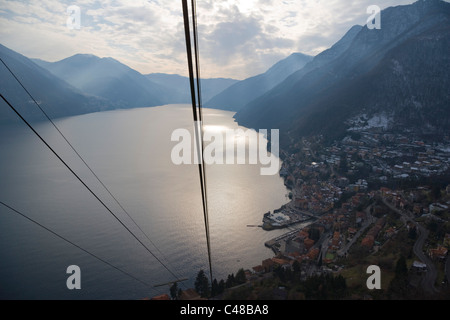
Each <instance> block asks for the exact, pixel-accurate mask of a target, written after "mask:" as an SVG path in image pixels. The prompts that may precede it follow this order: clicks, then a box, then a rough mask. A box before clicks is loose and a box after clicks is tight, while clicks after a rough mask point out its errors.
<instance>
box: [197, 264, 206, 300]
mask: <svg viewBox="0 0 450 320" xmlns="http://www.w3.org/2000/svg"><path fill="white" fill-rule="evenodd" d="M195 291H197V292H198V294H199V295H200V296H201V297H202V298H206V297H208V295H209V280H208V277H207V276H206V274H205V271H203V270H200V271H199V272H198V274H197V278H196V279H195Z"/></svg>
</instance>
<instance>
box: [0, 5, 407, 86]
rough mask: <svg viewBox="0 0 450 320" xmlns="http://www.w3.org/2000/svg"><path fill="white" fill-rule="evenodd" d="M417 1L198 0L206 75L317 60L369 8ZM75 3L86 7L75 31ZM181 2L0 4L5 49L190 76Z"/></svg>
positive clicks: (238, 74) (243, 74)
mask: <svg viewBox="0 0 450 320" xmlns="http://www.w3.org/2000/svg"><path fill="white" fill-rule="evenodd" d="M413 2H415V1H414V0H391V1H389V0H198V1H197V18H198V27H199V46H200V57H201V70H202V77H205V78H206V77H226V78H227V77H228V78H235V79H244V78H247V77H249V76H253V75H256V74H259V73H262V72H264V71H266V70H267V69H268V68H269V67H270V66H271V65H272V64H274V63H276V62H277V61H279V60H280V59H282V58H285V57H287V56H288V55H290V54H291V53H293V52H302V53H305V54H310V55H316V54H318V53H320V52H321V51H323V50H325V49H327V48H329V47H330V46H332V45H333V44H334V43H335V42H336V41H338V40H339V39H340V38H341V37H342V36H343V35H344V34H345V32H346V31H347V30H348V29H349V28H350V27H351V26H353V25H355V24H360V25H363V24H365V23H366V21H367V18H368V17H369V14H367V12H366V11H367V7H368V6H370V5H378V6H379V7H380V8H381V9H384V8H386V7H389V6H395V5H404V4H410V3H413ZM69 5H77V6H79V7H80V9H81V29H79V30H76V29H75V30H70V29H69V28H68V27H67V24H66V21H67V18H68V13H67V8H68V6H69ZM182 23H183V18H182V9H181V0H147V1H145V0H74V1H58V0H39V1H37V0H28V1H27V0H23V1H18V0H14V1H10V0H0V43H1V44H3V45H5V46H7V47H9V48H11V49H13V50H15V51H18V52H19V53H21V54H23V55H25V56H27V57H30V58H40V59H43V60H47V61H58V60H61V59H64V58H66V57H69V56H71V55H74V54H76V53H89V54H94V55H97V56H100V57H113V58H115V59H117V60H119V61H120V62H122V63H125V64H127V65H128V66H130V67H132V68H134V69H136V70H138V71H139V72H141V73H143V74H147V73H153V72H162V73H177V74H182V75H186V74H187V64H186V47H185V42H184V29H183V24H182Z"/></svg>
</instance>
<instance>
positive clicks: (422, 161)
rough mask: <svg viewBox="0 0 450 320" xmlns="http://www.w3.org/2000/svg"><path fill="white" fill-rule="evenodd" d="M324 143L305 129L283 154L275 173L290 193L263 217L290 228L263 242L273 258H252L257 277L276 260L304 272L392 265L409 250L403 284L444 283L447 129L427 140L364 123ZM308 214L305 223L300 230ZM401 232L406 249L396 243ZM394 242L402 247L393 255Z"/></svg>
mask: <svg viewBox="0 0 450 320" xmlns="http://www.w3.org/2000/svg"><path fill="white" fill-rule="evenodd" d="M322 145H323V137H321V136H318V137H317V136H316V137H312V138H309V139H306V138H303V139H302V140H301V142H299V143H297V144H295V145H294V147H293V148H292V149H291V150H290V151H289V153H288V152H286V153H284V159H283V166H282V169H281V171H280V175H281V176H282V177H284V180H285V185H286V186H287V187H288V188H289V189H290V191H291V192H290V195H289V196H290V198H291V201H290V202H289V203H288V204H286V205H284V206H283V207H282V208H280V209H279V210H276V211H275V212H274V213H270V212H269V213H267V214H265V215H264V219H263V222H264V226H265V228H266V229H271V228H288V229H289V230H288V231H287V232H286V233H285V234H283V235H281V236H278V237H277V238H275V239H272V240H270V241H268V242H266V243H265V245H266V246H267V247H269V248H271V249H272V250H273V252H274V257H273V258H272V259H266V260H264V261H262V263H261V265H259V266H255V267H253V270H252V274H253V276H255V275H261V274H264V273H267V272H270V271H272V270H274V268H275V267H277V266H279V267H282V268H284V269H289V270H292V265H293V263H294V262H295V261H297V262H299V263H300V265H301V267H302V277H303V279H307V278H308V277H311V276H313V275H321V274H334V275H336V274H342V275H344V277H345V276H346V275H349V274H352V273H351V272H349V270H350V271H351V270H352V269H354V268H355V263H361V262H362V261H364V262H366V261H371V262H372V263H373V264H379V263H380V261H381V262H382V263H385V264H387V265H388V269H390V271H392V267H393V264H394V263H395V259H398V258H399V254H400V255H406V256H407V264H408V270H409V285H411V286H414V287H415V288H417V289H418V290H423V292H428V293H430V294H437V293H438V292H440V289H439V288H447V283H448V281H449V280H450V270H449V269H450V259H448V249H449V248H450V210H449V207H450V184H449V181H450V180H449V176H450V175H449V173H450V171H449V168H450V139H449V137H448V136H445V137H443V138H442V140H441V141H440V142H437V143H428V142H426V141H423V140H421V139H418V138H417V137H415V136H414V135H413V134H410V135H407V134H398V133H388V132H386V131H384V130H381V128H370V130H363V131H359V132H358V131H357V130H353V131H350V134H349V135H348V136H347V137H345V138H344V139H342V140H341V141H339V142H335V143H333V144H332V145H331V146H327V147H322ZM304 221H309V224H308V226H307V227H301V228H299V229H297V228H296V225H298V223H299V222H304ZM302 226H303V224H302ZM405 235H406V238H407V239H409V240H410V241H411V242H410V243H409V242H408V241H406V242H408V243H409V244H410V246H409V247H408V248H407V246H406V243H401V242H402V241H403V240H402V239H403V238H404V237H405ZM395 245H399V246H400V247H402V246H404V248H403V249H402V250H400V251H401V252H397V253H395V254H394V253H392V252H390V250H392V246H395ZM389 255H390V257H389V259H391V260H392V261H391V260H390V261H389V263H386V259H388V258H386V257H385V256H389ZM356 257H357V259H359V261H358V262H355V258H356ZM377 257H378V258H377ZM377 259H379V260H380V261H378V260H377ZM388 273H389V272H388ZM360 276H362V277H364V275H360ZM346 279H347V281H349V280H350V282H351V279H348V278H346ZM360 285H361V286H365V283H361V284H360Z"/></svg>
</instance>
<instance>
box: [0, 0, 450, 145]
mask: <svg viewBox="0 0 450 320" xmlns="http://www.w3.org/2000/svg"><path fill="white" fill-rule="evenodd" d="M381 21H382V22H381V29H369V28H368V27H367V26H353V27H352V28H350V29H349V30H348V32H346V34H345V35H344V36H343V37H342V38H341V39H340V40H339V41H338V42H337V43H335V44H334V45H333V46H332V47H330V48H329V49H327V50H325V51H323V52H322V53H320V54H318V55H317V56H315V57H310V56H307V55H304V54H301V53H294V54H292V55H290V56H288V57H287V58H285V59H283V60H281V61H279V62H278V63H276V64H275V65H273V66H272V67H270V68H269V69H268V70H267V71H266V72H265V73H263V74H260V75H257V76H254V77H251V78H248V79H245V80H242V81H237V80H234V79H223V78H217V79H202V94H203V101H204V106H206V107H213V108H219V109H224V110H233V111H237V113H236V114H235V119H236V120H237V121H238V123H239V124H240V125H243V126H246V127H250V128H257V129H260V128H261V129H272V128H275V129H282V130H281V131H280V134H281V137H282V140H283V141H285V142H286V141H288V140H289V139H296V138H299V137H301V136H308V135H319V134H320V135H325V136H327V137H329V138H330V139H334V138H337V137H342V136H343V135H346V134H347V133H348V130H349V129H351V127H352V126H353V125H354V123H355V121H353V120H354V119H360V120H361V121H363V122H370V123H373V122H374V121H372V120H374V119H379V120H380V119H382V121H381V120H380V121H381V122H383V127H384V128H389V129H396V128H397V129H401V130H413V131H415V132H419V133H422V134H448V127H449V125H450V110H449V108H450V103H449V101H450V89H449V88H450V77H449V75H448V70H450V55H449V54H448V52H450V4H449V3H447V2H444V1H441V0H419V1H417V2H415V3H413V4H411V5H403V6H395V7H389V8H387V9H385V10H383V11H382V12H381ZM0 57H1V58H2V59H3V60H4V61H5V62H6V63H7V65H8V66H9V67H10V68H11V69H12V70H13V71H14V72H15V73H16V75H17V77H18V78H19V79H21V80H22V82H23V83H24V85H25V87H26V88H27V89H28V91H29V92H30V93H32V95H33V96H34V97H35V98H36V99H37V100H38V101H40V102H41V103H42V105H43V106H44V107H45V109H46V110H48V111H49V114H50V115H51V116H52V117H63V116H71V115H76V114H83V113H89V112H98V111H104V110H112V109H117V108H133V107H150V106H156V105H162V104H170V103H190V92H189V80H188V78H186V77H183V76H179V75H173V74H162V73H152V74H147V75H143V74H141V73H139V72H138V71H136V70H133V69H131V68H130V67H128V66H126V65H124V64H122V63H120V62H119V61H117V60H115V59H113V58H99V57H96V56H93V55H86V54H77V55H75V56H72V57H69V58H66V59H64V60H61V61H58V62H46V61H42V60H37V59H34V60H30V59H28V58H26V57H24V56H22V55H20V54H19V53H16V52H14V51H12V50H10V49H8V48H6V47H4V46H1V45H0ZM0 75H1V78H0V92H2V94H4V95H5V96H6V97H7V98H8V99H10V100H11V102H12V103H14V104H18V105H21V106H22V108H23V110H24V112H26V114H27V115H29V116H33V117H36V118H38V117H39V116H40V115H39V113H38V112H37V111H36V110H35V108H31V107H28V106H29V105H30V101H29V100H30V99H29V98H28V97H27V96H26V95H25V94H24V91H23V89H22V88H20V86H19V85H18V84H17V83H16V82H15V80H14V79H13V78H12V76H11V75H10V74H9V72H8V71H7V69H6V68H5V67H4V66H3V65H0ZM205 101H206V102H205ZM4 109H5V108H2V111H0V112H1V114H0V120H1V118H4V117H5V115H6V114H7V113H6V111H5V110H4ZM352 119H353V120H352ZM358 121H359V120H358ZM283 141H282V142H283Z"/></svg>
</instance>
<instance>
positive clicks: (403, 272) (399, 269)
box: [395, 256, 408, 277]
mask: <svg viewBox="0 0 450 320" xmlns="http://www.w3.org/2000/svg"><path fill="white" fill-rule="evenodd" d="M395 276H396V277H407V276H408V267H407V266H406V259H405V257H404V256H401V257H400V259H398V261H397V264H396V266H395Z"/></svg>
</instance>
